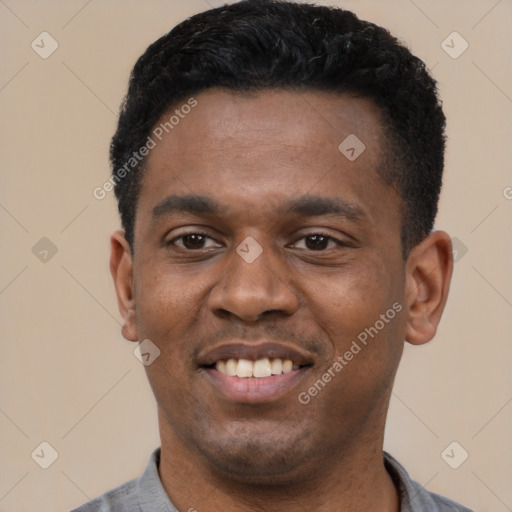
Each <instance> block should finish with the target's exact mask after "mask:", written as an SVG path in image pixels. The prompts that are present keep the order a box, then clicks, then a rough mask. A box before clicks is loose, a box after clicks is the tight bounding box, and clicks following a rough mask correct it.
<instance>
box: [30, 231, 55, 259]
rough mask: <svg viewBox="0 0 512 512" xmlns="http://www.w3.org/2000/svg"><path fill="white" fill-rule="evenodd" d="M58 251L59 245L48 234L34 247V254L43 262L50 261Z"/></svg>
mask: <svg viewBox="0 0 512 512" xmlns="http://www.w3.org/2000/svg"><path fill="white" fill-rule="evenodd" d="M57 251H58V249H57V246H56V245H55V244H54V243H53V242H52V241H51V240H50V239H49V238H47V237H46V236H43V238H41V239H40V240H39V241H38V242H37V243H36V244H35V245H34V246H33V247H32V254H33V255H34V256H35V257H36V258H37V259H38V260H39V261H41V262H42V263H48V262H49V261H50V260H51V259H52V258H53V257H54V256H55V255H56V254H57Z"/></svg>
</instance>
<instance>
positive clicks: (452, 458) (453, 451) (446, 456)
mask: <svg viewBox="0 0 512 512" xmlns="http://www.w3.org/2000/svg"><path fill="white" fill-rule="evenodd" d="M468 457H469V453H468V452H467V451H466V450H465V449H464V448H463V446H461V445H460V444H459V443H457V441H453V442H451V443H450V444H449V445H448V446H447V447H446V448H445V449H444V450H443V451H442V452H441V458H442V459H443V460H444V461H445V462H446V464H448V466H450V467H451V468H452V469H457V468H458V467H460V466H462V464H464V462H466V459H467V458H468Z"/></svg>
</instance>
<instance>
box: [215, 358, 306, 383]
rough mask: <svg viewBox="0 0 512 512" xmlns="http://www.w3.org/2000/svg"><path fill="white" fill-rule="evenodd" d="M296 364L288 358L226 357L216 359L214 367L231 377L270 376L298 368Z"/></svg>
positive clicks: (258, 377)
mask: <svg viewBox="0 0 512 512" xmlns="http://www.w3.org/2000/svg"><path fill="white" fill-rule="evenodd" d="M298 368H299V366H298V365H294V364H293V362H292V361H291V360H290V359H284V360H283V359H272V361H271V360H270V359H268V358H267V357H264V358H263V359H257V360H256V361H250V360H249V359H228V360H227V361H217V363H216V364H215V369H216V370H217V371H219V372H220V373H223V374H224V375H230V376H232V377H234V376H237V377H245V378H248V377H256V378H257V379H261V378H263V377H270V376H271V375H281V373H290V372H291V371H292V370H296V369H298Z"/></svg>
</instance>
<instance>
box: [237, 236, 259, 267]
mask: <svg viewBox="0 0 512 512" xmlns="http://www.w3.org/2000/svg"><path fill="white" fill-rule="evenodd" d="M236 252H237V253H238V254H239V255H240V256H241V257H242V258H243V259H244V260H245V261H246V262H247V263H252V262H253V261H254V260H255V259H256V258H257V257H258V256H259V255H260V254H261V253H262V252H263V247H261V245H260V244H259V243H258V242H256V240H254V238H253V237H252V236H248V237H247V238H246V239H245V240H244V241H243V242H242V243H241V244H240V245H239V246H238V247H237V248H236Z"/></svg>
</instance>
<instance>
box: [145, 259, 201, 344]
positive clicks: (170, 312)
mask: <svg viewBox="0 0 512 512" xmlns="http://www.w3.org/2000/svg"><path fill="white" fill-rule="evenodd" d="M204 289H205V288H204V279H198V278H197V277H196V278H193V277H192V276H188V277H183V276H181V277H180V275H179V273H177V272H173V273H171V272H170V271H169V270H168V269H166V268H162V269H158V268H154V267H153V270H152V271H147V270H146V271H144V272H141V273H140V274H139V278H138V280H137V283H136V287H135V302H136V323H137V331H138V333H139V336H144V337H145V338H149V339H151V340H152V341H154V343H156V344H157V345H159V348H160V350H163V351H166V352H173V353H176V351H181V350H183V349H184V347H186V346H187V344H186V343H185V340H186V337H185V333H186V332H187V330H190V326H191V324H193V323H194V322H197V320H198V318H199V313H200V310H201V307H202V304H203V302H204V297H203V296H204ZM171 341H172V343H171Z"/></svg>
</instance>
